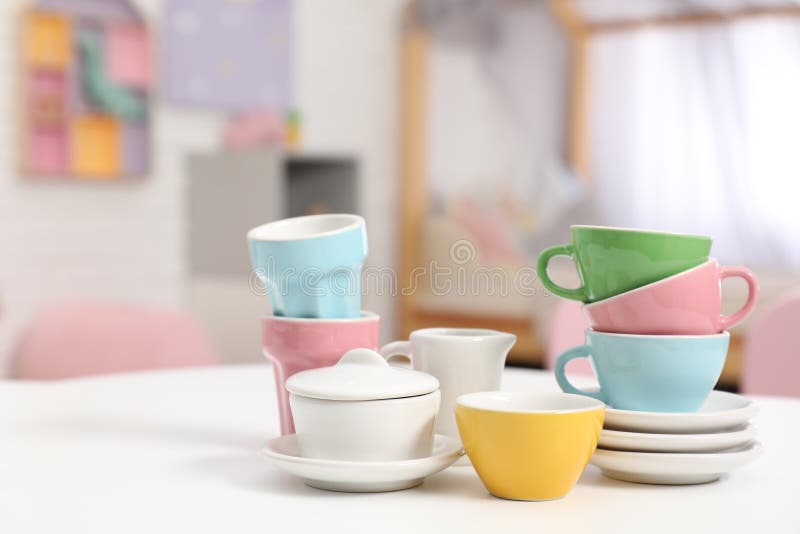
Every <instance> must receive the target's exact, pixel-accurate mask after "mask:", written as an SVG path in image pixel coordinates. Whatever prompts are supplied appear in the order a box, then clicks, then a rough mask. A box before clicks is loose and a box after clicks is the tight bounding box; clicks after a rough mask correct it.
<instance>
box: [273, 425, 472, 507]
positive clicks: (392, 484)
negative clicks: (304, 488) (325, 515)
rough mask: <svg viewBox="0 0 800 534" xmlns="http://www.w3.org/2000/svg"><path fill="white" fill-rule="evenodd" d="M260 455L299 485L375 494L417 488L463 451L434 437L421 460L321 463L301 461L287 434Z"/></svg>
mask: <svg viewBox="0 0 800 534" xmlns="http://www.w3.org/2000/svg"><path fill="white" fill-rule="evenodd" d="M263 452H264V454H265V455H266V456H267V457H268V458H270V460H272V461H273V462H274V463H275V465H276V466H278V467H279V468H281V469H283V470H284V471H286V472H288V473H291V474H293V475H297V476H299V477H301V478H303V482H305V483H306V485H308V486H311V487H312V488H318V489H323V490H328V491H344V492H354V493H375V492H382V491H398V490H404V489H408V488H413V487H415V486H419V485H420V484H422V482H423V480H424V479H425V478H426V477H429V476H431V475H434V474H436V473H438V472H439V471H441V470H443V469H446V468H447V467H449V466H450V465H452V464H453V462H455V461H456V460H458V459H459V458H461V456H462V455H463V454H464V449H463V448H461V443H460V442H459V441H458V440H457V439H454V438H449V437H447V436H442V435H439V434H436V436H434V439H433V450H432V451H431V454H430V455H428V456H425V457H424V458H415V459H413V460H399V461H394V462H345V461H341V460H321V459H318V458H304V457H303V456H302V455H301V454H300V447H299V445H298V443H297V436H295V435H294V434H290V435H288V436H281V437H278V438H275V439H273V440H271V441H269V442H268V443H267V445H266V446H265V447H264V450H263Z"/></svg>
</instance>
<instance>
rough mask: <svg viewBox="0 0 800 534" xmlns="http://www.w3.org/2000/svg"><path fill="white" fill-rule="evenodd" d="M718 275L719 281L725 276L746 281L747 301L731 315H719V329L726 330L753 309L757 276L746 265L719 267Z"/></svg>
mask: <svg viewBox="0 0 800 534" xmlns="http://www.w3.org/2000/svg"><path fill="white" fill-rule="evenodd" d="M718 276H719V281H720V282H722V280H725V279H726V278H743V279H744V281H745V282H747V301H746V302H745V303H744V306H742V307H741V308H740V309H739V311H737V312H736V313H734V314H733V315H721V314H720V316H719V329H720V330H727V329H729V328H732V327H734V326H736V325H737V324H739V323H741V322H742V321H743V320H744V319H745V317H747V316H748V315H750V312H751V311H753V308H754V307H755V305H756V300H758V278H756V275H755V274H753V271H751V270H750V269H748V268H747V267H721V268H720V270H719V275H718Z"/></svg>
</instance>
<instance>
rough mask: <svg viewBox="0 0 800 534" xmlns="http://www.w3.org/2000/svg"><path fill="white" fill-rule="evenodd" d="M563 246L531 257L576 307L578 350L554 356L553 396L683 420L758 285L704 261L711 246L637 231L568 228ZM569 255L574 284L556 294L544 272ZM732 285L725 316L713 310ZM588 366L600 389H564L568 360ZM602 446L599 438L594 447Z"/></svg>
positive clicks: (708, 382)
mask: <svg viewBox="0 0 800 534" xmlns="http://www.w3.org/2000/svg"><path fill="white" fill-rule="evenodd" d="M571 233H572V242H571V243H570V244H567V245H559V246H555V247H550V248H548V249H545V250H544V251H542V253H541V254H540V255H539V260H538V265H537V270H538V274H539V277H540V278H541V281H542V284H543V285H544V286H545V287H546V288H547V289H549V290H550V291H551V292H552V293H553V294H555V295H558V296H561V297H564V298H568V299H573V300H578V301H581V302H583V303H584V305H583V311H584V313H585V315H586V317H587V318H588V320H589V323H590V325H591V328H590V329H588V330H587V331H586V343H585V344H584V345H581V346H579V347H574V348H572V349H569V350H567V351H565V352H564V353H562V354H561V355H559V356H558V358H557V360H556V364H555V376H556V380H557V381H558V384H559V386H560V387H561V389H562V390H563V391H565V392H567V393H576V394H579V395H586V396H589V397H594V398H596V399H599V400H601V401H603V402H604V403H606V405H607V406H608V407H609V408H611V409H615V410H626V411H634V412H662V413H663V412H670V413H687V414H689V413H693V412H697V411H698V410H700V409H701V407H702V406H703V404H704V402H705V401H706V399H707V398H708V397H709V395H710V394H711V392H712V390H713V389H714V386H715V384H716V383H717V380H718V379H719V376H720V374H721V372H722V368H723V365H724V364H725V359H726V357H727V353H728V344H729V341H730V334H729V333H728V331H727V329H729V328H730V327H732V326H734V325H736V324H738V323H739V322H741V321H742V320H743V319H744V318H745V317H746V316H747V315H748V314H749V313H750V312H751V311H752V309H753V307H754V305H755V302H756V298H757V295H758V282H757V280H756V277H755V276H754V275H753V273H752V272H751V271H750V270H749V269H746V268H744V267H723V266H720V265H719V264H718V263H717V261H716V260H715V259H714V258H709V252H710V250H711V238H710V237H707V236H700V235H684V234H671V233H661V232H651V231H645V230H634V229H621V228H604V227H597V226H572V227H571ZM559 255H564V256H570V257H571V258H572V259H573V260H574V262H575V264H576V266H577V269H578V272H579V274H580V277H581V280H582V284H581V285H580V287H577V288H572V289H569V288H564V287H561V286H559V285H557V284H556V283H555V282H553V281H552V280H551V279H550V277H549V276H548V273H547V266H548V263H549V262H550V260H551V258H553V257H554V256H559ZM731 277H739V278H742V279H744V281H745V282H746V283H747V285H748V297H747V300H746V302H745V304H744V305H743V306H742V308H741V309H740V310H739V311H737V312H736V313H734V314H733V315H730V316H728V315H723V313H722V311H721V281H722V280H723V279H725V278H731ZM577 358H588V359H589V360H590V361H591V363H592V368H593V370H594V373H595V374H596V376H597V381H598V382H599V384H600V389H599V390H597V391H587V390H582V389H579V388H577V387H575V386H573V385H572V383H570V381H569V379H568V378H567V376H566V374H565V368H566V365H567V363H568V362H570V361H571V360H574V359H577ZM601 441H602V440H601Z"/></svg>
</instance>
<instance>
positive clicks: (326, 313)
mask: <svg viewBox="0 0 800 534" xmlns="http://www.w3.org/2000/svg"><path fill="white" fill-rule="evenodd" d="M247 240H248V244H249V247H250V257H251V261H252V265H253V269H254V272H255V274H256V275H257V276H258V278H259V279H260V280H261V282H262V283H263V285H264V289H265V291H266V293H267V296H268V297H269V300H270V303H271V304H272V314H271V315H269V316H267V317H266V318H264V319H263V321H262V346H263V351H264V356H265V357H266V358H267V359H268V360H270V361H271V362H272V363H273V365H274V369H275V385H276V389H277V392H278V408H279V412H280V419H281V434H282V435H287V434H291V433H293V432H294V422H293V420H292V413H291V408H290V406H289V394H288V392H287V391H286V388H285V383H286V380H287V379H288V378H289V377H290V376H292V375H293V374H295V373H297V372H299V371H304V370H307V369H315V368H318V367H327V366H330V365H334V364H335V363H336V362H337V361H338V360H339V358H341V356H342V354H344V353H346V352H347V351H349V350H351V349H354V348H370V349H373V350H376V349H377V348H378V323H379V317H378V316H377V315H375V314H374V313H370V312H365V311H362V310H361V269H362V267H363V265H364V260H365V259H366V256H367V231H366V224H365V222H364V219H363V218H362V217H359V216H358V215H350V214H326V215H310V216H306V217H294V218H291V219H283V220H280V221H276V222H272V223H268V224H264V225H261V226H258V227H256V228H253V229H252V230H250V231H249V232H248V233H247Z"/></svg>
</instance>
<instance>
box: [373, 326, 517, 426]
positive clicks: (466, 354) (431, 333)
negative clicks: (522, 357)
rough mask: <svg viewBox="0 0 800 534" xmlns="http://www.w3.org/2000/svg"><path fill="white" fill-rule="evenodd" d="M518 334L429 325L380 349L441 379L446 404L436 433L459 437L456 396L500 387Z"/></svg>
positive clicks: (442, 408) (389, 358) (443, 400)
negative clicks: (456, 418)
mask: <svg viewBox="0 0 800 534" xmlns="http://www.w3.org/2000/svg"><path fill="white" fill-rule="evenodd" d="M516 339H517V338H516V336H514V335H513V334H507V333H505V332H498V331H496V330H483V329H477V328H425V329H422V330H415V331H414V332H412V333H411V335H410V336H409V338H408V341H394V342H392V343H389V344H387V345H385V346H383V347H381V349H380V353H381V354H382V355H383V356H384V357H385V358H386V359H387V360H389V361H391V360H392V359H393V358H395V357H398V356H405V357H408V358H410V359H411V364H412V366H413V367H414V369H416V370H418V371H422V372H424V373H429V374H431V375H433V376H435V377H436V378H437V379H439V384H440V390H441V393H442V405H441V409H440V410H439V416H438V417H437V419H436V432H437V433H439V434H444V435H445V436H451V437H454V438H458V435H459V434H458V427H457V426H456V420H455V416H454V413H453V410H454V408H455V405H456V398H457V397H458V396H459V395H463V394H465V393H472V392H475V391H493V390H496V389H500V379H501V377H502V374H503V368H504V367H505V362H506V356H507V355H508V351H509V350H511V347H512V346H513V345H514V343H515V342H516Z"/></svg>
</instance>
